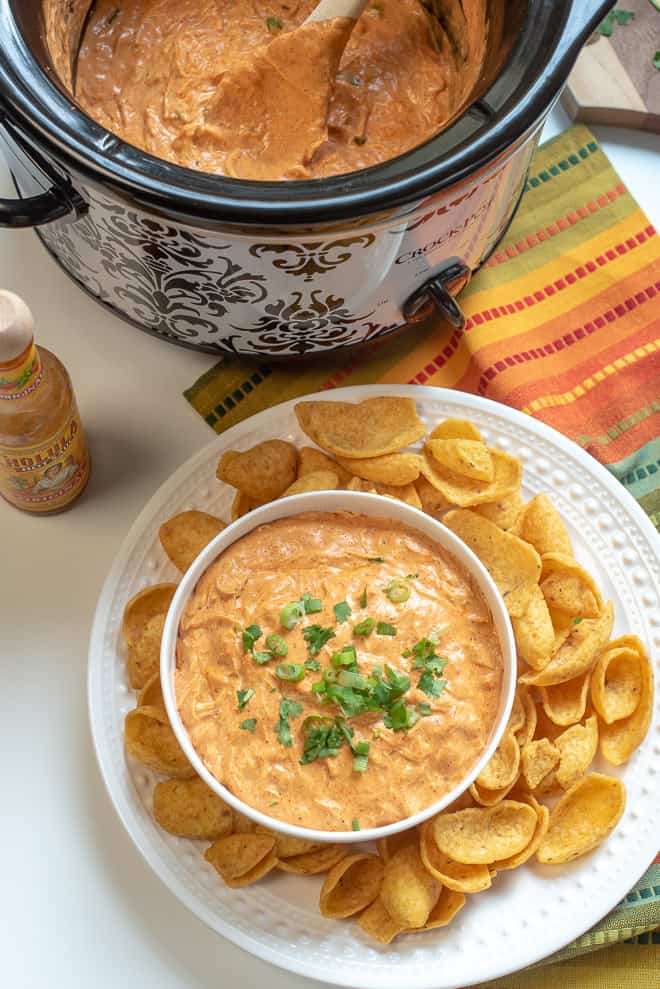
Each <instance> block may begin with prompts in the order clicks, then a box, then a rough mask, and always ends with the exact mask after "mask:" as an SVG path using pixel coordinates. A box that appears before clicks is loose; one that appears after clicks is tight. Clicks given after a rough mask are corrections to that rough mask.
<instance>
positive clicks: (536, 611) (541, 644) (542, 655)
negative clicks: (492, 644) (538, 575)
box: [511, 584, 555, 670]
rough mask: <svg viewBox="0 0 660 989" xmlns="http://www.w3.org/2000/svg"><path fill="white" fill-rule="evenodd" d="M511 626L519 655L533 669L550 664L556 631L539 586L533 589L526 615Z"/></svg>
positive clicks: (514, 619) (536, 585)
mask: <svg viewBox="0 0 660 989" xmlns="http://www.w3.org/2000/svg"><path fill="white" fill-rule="evenodd" d="M511 624H512V626H513V634H514V636H515V639H516V648H517V650H518V655H519V656H520V657H521V659H524V660H525V662H526V663H527V665H528V666H531V667H532V669H534V670H542V669H543V667H544V666H547V665H548V663H549V662H550V657H551V656H552V653H553V651H554V642H555V630H554V628H553V626H552V618H551V617H550V612H549V611H548V606H547V604H546V602H545V598H544V597H543V592H542V591H541V588H540V587H539V586H538V584H535V585H534V587H533V588H532V592H531V596H530V599H529V604H528V605H527V608H526V610H525V613H524V614H523V615H520V617H518V618H512V619H511Z"/></svg>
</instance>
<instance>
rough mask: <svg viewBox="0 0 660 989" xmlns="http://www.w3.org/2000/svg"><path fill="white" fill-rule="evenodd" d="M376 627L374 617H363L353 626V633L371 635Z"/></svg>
mask: <svg viewBox="0 0 660 989" xmlns="http://www.w3.org/2000/svg"><path fill="white" fill-rule="evenodd" d="M375 627H376V622H375V620H374V619H373V618H363V619H362V621H361V622H358V623H357V625H354V626H353V635H371V633H372V632H373V630H374V629H375Z"/></svg>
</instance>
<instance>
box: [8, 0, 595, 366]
mask: <svg viewBox="0 0 660 989" xmlns="http://www.w3.org/2000/svg"><path fill="white" fill-rule="evenodd" d="M425 3H426V5H427V7H428V9H429V10H430V12H431V13H432V16H435V17H437V18H438V20H439V23H441V24H442V25H444V26H445V28H446V24H447V16H446V15H447V11H448V5H449V4H450V3H453V4H459V3H461V4H465V3H467V0H425ZM483 3H484V5H485V13H486V17H487V20H488V43H487V54H486V58H485V61H484V64H483V67H482V70H481V73H480V76H479V79H478V82H477V84H476V86H475V87H474V88H473V90H472V92H471V93H470V96H469V99H467V100H466V101H465V104H464V106H462V107H461V108H460V112H458V113H457V114H456V115H455V118H454V119H453V122H452V123H451V124H450V126H449V127H448V128H447V129H446V130H444V131H443V132H442V133H441V134H439V135H438V136H437V137H435V138H433V139H432V140H430V141H428V142H427V143H425V144H423V145H421V146H420V147H417V148H414V149H413V150H411V151H409V152H407V153H406V154H403V155H401V156H400V157H398V158H395V159H393V160H391V161H388V162H385V163H384V164H381V165H378V166H375V167H372V168H368V169H365V170H363V171H359V172H352V173H350V174H348V175H339V176H333V177H330V178H323V179H314V180H310V181H296V182H252V181H246V180H240V179H229V178H223V177H220V176H214V175H209V174H205V173H202V172H196V171H191V170H189V169H186V168H181V167H179V166H177V165H174V164H170V163H168V162H165V161H161V160H160V159H157V158H154V157H152V156H150V155H149V154H147V153H145V152H143V151H140V150H138V149H137V148H135V147H132V146H130V145H128V144H126V143H125V142H123V141H121V140H120V139H119V138H118V137H116V136H115V135H113V134H111V133H110V132H108V131H106V130H105V129H104V128H102V127H101V126H99V125H98V124H97V123H95V122H94V121H93V120H92V119H90V117H88V116H87V115H86V114H85V113H83V112H82V110H80V109H79V108H78V107H77V106H76V104H75V101H74V99H73V96H72V79H73V76H74V72H75V61H76V55H77V51H78V46H79V44H80V40H81V35H82V33H83V30H84V26H85V22H86V17H87V14H88V12H89V9H90V6H91V4H90V0H0V144H1V145H2V148H3V152H4V154H5V156H6V159H7V161H8V164H9V168H10V170H11V173H12V176H13V179H14V183H15V186H16V192H17V198H16V199H13V200H8V199H0V226H10V227H26V226H33V227H35V228H37V233H38V236H39V237H40V239H41V241H42V243H43V244H44V246H45V247H46V249H47V250H48V251H49V252H50V253H51V254H52V256H53V257H54V258H55V259H56V260H57V261H58V262H59V264H60V265H61V266H62V268H63V269H64V270H65V271H66V272H67V273H68V274H69V275H70V276H71V277H72V278H73V279H74V280H75V281H76V282H77V284H78V285H79V286H80V287H81V288H83V289H85V290H86V291H87V292H88V293H90V294H91V295H92V296H93V297H94V298H95V299H96V300H97V301H98V302H99V303H101V304H103V305H105V306H107V307H109V308H110V309H111V310H112V311H113V312H115V313H116V314H117V315H118V316H121V317H123V318H124V319H126V320H129V321H130V322H131V323H133V324H135V325H136V326H138V327H139V328H141V329H143V330H147V331H148V332H150V333H153V334H155V335H156V336H158V337H161V338H162V339H164V340H168V341H171V342H174V343H177V344H181V345H184V346H187V347H193V348H195V349H198V350H204V351H210V352H214V353H218V352H220V353H233V354H243V355H251V356H254V357H259V358H261V357H269V358H274V357H280V358H286V359H291V358H295V357H299V356H308V355H314V354H321V353H326V352H328V351H331V350H335V349H338V348H343V347H349V346H353V345H356V344H361V343H365V342H367V341H371V340H374V339H376V338H378V337H382V336H384V335H385V334H388V333H391V332H393V331H394V330H397V329H399V328H400V327H401V326H402V325H404V324H405V323H407V322H410V321H413V320H416V319H422V318H425V317H426V316H428V315H429V314H430V313H431V311H432V309H433V308H434V307H435V308H437V309H438V310H439V311H440V313H441V314H442V315H443V316H444V317H445V318H446V319H447V320H449V321H450V322H451V323H453V324H454V325H457V326H460V325H461V324H462V322H463V316H462V313H461V310H460V307H459V304H458V302H457V301H456V298H455V297H456V295H457V294H458V293H459V292H460V290H461V289H462V288H464V287H465V285H466V284H467V283H468V281H469V279H470V277H471V275H472V274H473V273H474V271H476V270H477V269H478V268H479V266H480V265H481V264H482V263H483V262H484V260H485V259H486V258H487V257H488V255H489V254H490V253H491V251H492V250H493V248H494V247H495V245H496V244H497V242H498V241H499V240H500V239H501V238H502V236H503V235H504V233H505V232H506V229H507V227H508V225H509V223H510V222H511V220H512V218H513V216H514V214H515V211H516V208H517V206H518V203H519V201H520V197H521V196H522V193H523V190H524V187H525V182H526V178H527V173H528V170H529V165H530V161H531V158H532V155H533V153H534V150H535V148H536V145H537V143H538V139H539V134H540V131H541V128H542V125H543V123H544V121H545V118H546V117H547V115H548V113H549V112H550V110H551V108H552V106H553V104H554V103H555V101H556V99H557V97H558V95H559V93H560V91H561V88H562V86H563V84H564V83H565V81H566V79H567V77H568V74H569V72H570V70H571V68H572V66H573V64H574V62H575V59H576V58H577V55H578V53H579V51H580V48H581V46H582V45H583V44H584V42H585V41H586V39H587V38H588V37H589V35H590V34H591V32H592V31H593V30H594V28H595V27H596V26H597V24H598V23H599V22H600V20H601V19H602V18H603V17H604V15H605V13H606V12H607V10H608V9H609V8H610V7H611V6H612V0H483Z"/></svg>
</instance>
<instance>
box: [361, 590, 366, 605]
mask: <svg viewBox="0 0 660 989" xmlns="http://www.w3.org/2000/svg"><path fill="white" fill-rule="evenodd" d="M360 607H361V608H366V607H367V588H366V587H365V589H364V590H363V591H362V597H361V598H360Z"/></svg>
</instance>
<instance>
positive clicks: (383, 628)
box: [376, 622, 396, 635]
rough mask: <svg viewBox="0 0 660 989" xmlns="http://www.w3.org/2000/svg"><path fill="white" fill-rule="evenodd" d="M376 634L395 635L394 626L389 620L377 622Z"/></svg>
mask: <svg viewBox="0 0 660 989" xmlns="http://www.w3.org/2000/svg"><path fill="white" fill-rule="evenodd" d="M376 635H396V628H395V627H394V625H390V623H389V622H378V625H377V626H376Z"/></svg>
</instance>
